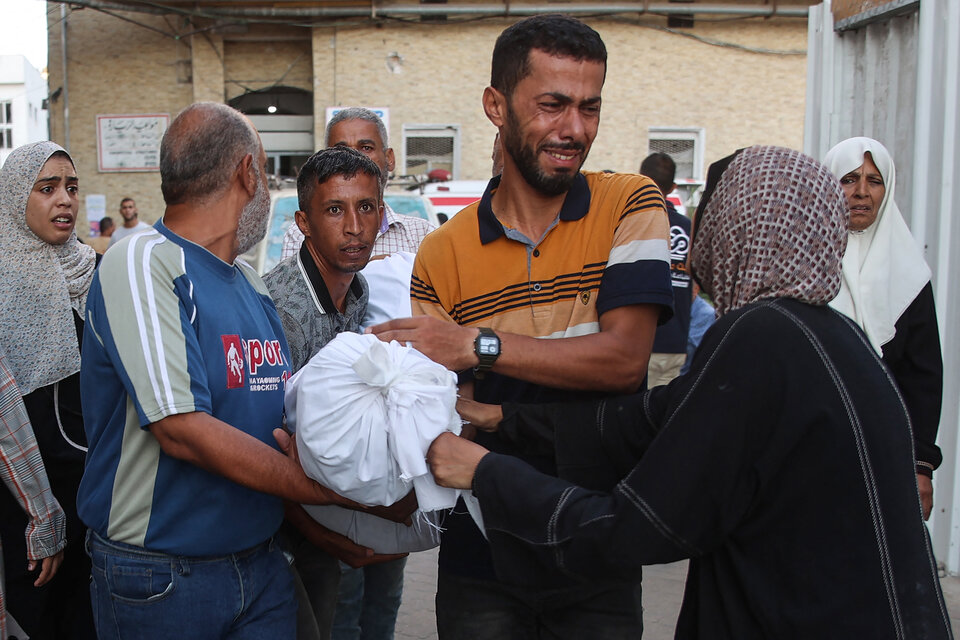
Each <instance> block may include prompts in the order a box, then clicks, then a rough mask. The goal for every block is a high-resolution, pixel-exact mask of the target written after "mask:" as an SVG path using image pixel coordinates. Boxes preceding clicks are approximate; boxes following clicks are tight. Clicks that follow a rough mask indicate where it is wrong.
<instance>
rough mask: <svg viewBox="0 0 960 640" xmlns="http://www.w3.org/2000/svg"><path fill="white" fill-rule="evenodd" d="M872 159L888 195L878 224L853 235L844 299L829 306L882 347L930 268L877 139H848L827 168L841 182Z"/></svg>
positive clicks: (830, 154)
mask: <svg viewBox="0 0 960 640" xmlns="http://www.w3.org/2000/svg"><path fill="white" fill-rule="evenodd" d="M867 153H869V154H870V156H871V158H873V163H874V164H875V165H877V169H878V170H879V171H880V175H881V176H882V177H883V184H884V187H885V189H886V192H885V193H884V195H883V202H881V203H880V209H879V210H878V212H877V219H876V221H875V222H874V223H873V224H872V225H870V226H869V227H867V228H866V229H864V230H863V231H860V232H858V231H851V232H850V239H849V241H848V242H847V253H846V254H845V255H844V256H843V280H842V282H841V284H840V293H839V294H837V297H836V298H834V300H833V301H832V302H830V306H831V307H833V308H834V309H836V310H837V311H839V312H841V313H843V314H844V315H847V316H849V317H850V318H852V319H853V320H854V322H856V323H857V324H858V325H860V328H861V329H863V331H864V333H866V334H867V338H868V339H869V340H870V344H871V345H873V348H874V349H876V350H877V353H880V354H882V353H883V345H885V344H886V343H888V342H890V340H891V339H892V338H893V336H894V334H895V333H896V327H895V326H894V325H895V324H896V322H897V320H898V319H899V318H900V316H901V315H902V314H903V312H904V311H906V310H907V307H909V306H910V304H911V303H912V302H913V301H914V299H915V298H916V297H917V295H918V294H919V293H920V290H921V289H923V287H924V286H925V285H926V284H927V282H929V281H930V267H928V266H927V263H926V261H925V260H924V259H923V253H922V252H921V251H920V248H919V247H918V246H917V244H916V242H915V241H914V239H913V235H912V234H911V233H910V229H909V227H907V223H906V222H904V220H903V216H902V215H900V209H898V208H897V203H896V202H895V201H894V198H893V194H894V188H895V187H896V169H895V168H894V166H893V158H892V157H891V156H890V152H889V151H887V149H886V148H885V147H884V146H883V145H882V144H880V143H879V142H877V141H876V140H873V139H872V138H849V139H847V140H844V141H843V142H841V143H840V144H838V145H837V146H835V147H834V148H832V149H830V151H828V152H827V155H826V158H824V164H826V165H827V167H828V168H829V169H830V171H832V172H833V174H834V175H835V176H837V178H838V179H842V178H843V176H845V175H847V174H848V173H850V172H851V171H854V170H855V169H858V168H859V167H860V166H861V165H863V159H864V155H865V154H867Z"/></svg>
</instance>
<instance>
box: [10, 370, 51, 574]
mask: <svg viewBox="0 0 960 640" xmlns="http://www.w3.org/2000/svg"><path fill="white" fill-rule="evenodd" d="M0 480H2V481H3V484H5V485H6V486H7V489H9V490H10V493H12V494H13V497H14V498H15V499H16V501H17V503H18V504H19V505H20V506H21V507H22V508H23V510H24V511H25V512H26V513H27V515H29V516H30V519H29V521H28V523H27V529H26V531H25V532H24V535H25V537H26V544H27V555H28V556H29V557H30V559H31V560H40V559H42V558H46V557H49V556H52V555H54V554H55V553H57V552H58V551H60V550H61V549H63V548H64V547H65V546H66V544H67V536H66V526H67V524H66V516H65V515H64V513H63V510H62V509H61V508H60V504H59V503H58V502H57V499H56V498H55V497H54V496H53V492H52V491H51V490H50V483H49V481H48V480H47V472H46V469H45V468H44V466H43V459H42V458H41V457H40V448H39V447H38V446H37V439H36V437H35V436H34V433H33V427H32V426H31V425H30V418H29V417H28V416H27V408H26V407H25V406H24V404H23V397H22V396H21V395H20V390H19V389H18V388H17V383H16V382H15V381H14V379H13V375H12V374H11V373H10V371H9V370H8V369H7V367H6V364H5V362H4V356H3V354H0Z"/></svg>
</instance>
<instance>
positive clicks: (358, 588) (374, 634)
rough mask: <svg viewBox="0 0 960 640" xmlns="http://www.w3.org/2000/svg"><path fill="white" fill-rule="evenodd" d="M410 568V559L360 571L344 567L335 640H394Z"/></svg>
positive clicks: (334, 626)
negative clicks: (408, 561)
mask: <svg viewBox="0 0 960 640" xmlns="http://www.w3.org/2000/svg"><path fill="white" fill-rule="evenodd" d="M406 566H407V558H406V557H403V558H398V559H396V560H391V561H389V562H380V563H378V564H371V565H369V566H366V567H362V568H360V569H353V568H352V567H350V566H348V565H345V564H343V563H341V564H340V568H341V570H342V573H341V574H340V596H339V599H338V600H337V612H336V615H335V616H334V618H333V636H332V638H333V640H393V632H394V628H395V627H396V626H397V612H398V611H399V610H400V600H401V599H402V598H403V570H404V568H405V567H406Z"/></svg>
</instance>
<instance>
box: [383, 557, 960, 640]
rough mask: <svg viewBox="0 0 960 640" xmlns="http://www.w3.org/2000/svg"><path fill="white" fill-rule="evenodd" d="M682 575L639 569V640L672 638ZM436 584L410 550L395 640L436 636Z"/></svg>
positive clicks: (950, 595)
mask: <svg viewBox="0 0 960 640" xmlns="http://www.w3.org/2000/svg"><path fill="white" fill-rule="evenodd" d="M686 575H687V565H686V562H677V563H675V564H668V565H660V566H656V567H646V568H645V569H644V570H643V607H644V615H643V624H644V634H643V640H672V638H673V628H674V624H675V623H676V621H677V613H678V612H679V610H680V600H681V598H682V597H683V583H684V580H685V579H686ZM436 584H437V552H436V550H434V551H426V552H423V553H414V554H411V555H410V559H409V560H408V561H407V573H406V581H405V582H404V586H403V604H402V605H401V607H400V615H399V617H398V618H397V633H396V640H434V639H435V638H436V637H437V629H436V623H435V620H434V615H433V613H434V606H433V596H434V593H436ZM942 584H943V595H944V597H945V599H946V601H947V609H948V611H949V612H950V620H951V622H952V623H953V628H954V630H955V633H956V632H957V631H960V578H944V579H943V580H942Z"/></svg>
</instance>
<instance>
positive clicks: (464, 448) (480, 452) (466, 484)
mask: <svg viewBox="0 0 960 640" xmlns="http://www.w3.org/2000/svg"><path fill="white" fill-rule="evenodd" d="M488 453H490V452H489V451H487V450H486V449H484V448H483V447H481V446H480V445H478V444H477V443H475V442H471V441H470V440H467V439H466V438H461V437H460V436H455V435H453V434H452V433H450V432H447V433H441V434H440V435H439V436H437V439H436V440H434V441H433V444H431V445H430V450H429V451H427V463H428V464H429V465H430V471H431V472H432V473H433V479H434V480H436V481H437V484H439V485H440V486H441V487H450V488H452V489H469V488H470V487H471V486H472V485H473V474H474V473H475V472H476V470H477V465H478V464H480V460H481V459H482V458H483V456H485V455H487V454H488Z"/></svg>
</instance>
